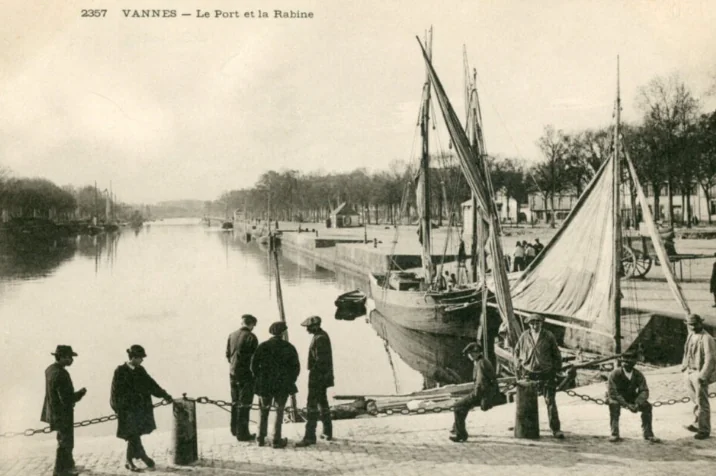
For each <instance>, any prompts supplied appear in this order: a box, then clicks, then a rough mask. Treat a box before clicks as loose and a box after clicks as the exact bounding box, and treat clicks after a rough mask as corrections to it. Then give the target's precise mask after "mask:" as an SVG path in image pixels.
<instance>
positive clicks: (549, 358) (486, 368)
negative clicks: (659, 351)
mask: <svg viewBox="0 0 716 476" xmlns="http://www.w3.org/2000/svg"><path fill="white" fill-rule="evenodd" d="M524 322H525V323H526V324H527V325H528V326H529V329H527V330H525V331H524V332H523V333H522V334H521V335H520V337H519V339H518V341H517V344H516V346H515V349H514V358H515V363H516V371H517V372H516V373H517V377H518V378H519V379H523V380H526V381H527V382H529V383H531V384H533V385H536V386H537V387H538V388H539V390H540V391H541V393H542V395H543V396H544V400H545V404H546V406H547V415H548V419H549V427H550V430H551V431H552V434H553V435H554V437H555V438H559V439H563V438H564V433H563V432H562V430H561V424H560V420H559V413H558V411H557V402H556V399H555V394H556V389H557V381H556V378H557V373H558V372H559V371H560V370H562V355H561V352H560V350H559V346H558V345H557V340H556V339H555V337H554V335H553V334H552V333H551V332H550V331H548V330H547V329H543V328H542V324H543V322H544V317H542V316H540V315H537V314H531V315H528V316H527V317H526V318H525V320H524ZM703 322H704V321H703V318H701V316H699V315H698V314H691V315H689V316H688V318H687V320H686V323H687V326H688V328H689V335H688V338H687V340H686V344H685V346H684V357H683V361H682V366H681V370H682V372H683V373H684V379H685V383H686V388H687V391H688V393H689V397H690V398H691V401H692V402H694V410H693V412H694V421H693V423H691V424H689V425H687V426H686V427H685V428H686V429H687V430H689V431H691V432H694V433H695V434H694V438H695V439H697V440H703V439H706V438H709V437H710V435H711V408H710V404H709V397H708V387H709V385H710V384H711V383H714V382H716V343H715V341H714V339H713V337H711V335H710V334H709V333H707V332H706V331H705V330H704V326H703ZM463 354H465V355H466V356H467V357H468V358H469V359H470V360H472V361H473V363H474V366H475V372H474V377H475V382H474V386H473V389H472V392H471V393H470V394H469V395H467V396H466V397H464V398H463V399H462V400H460V401H459V402H457V403H456V405H455V409H454V416H455V423H454V425H453V430H452V432H451V435H450V440H452V441H454V442H456V443H460V442H463V441H466V440H467V438H468V434H467V430H466V427H465V419H466V417H467V414H468V412H469V411H470V409H471V408H473V407H475V406H478V405H479V406H480V408H481V409H482V410H483V411H487V410H489V409H490V408H491V406H492V405H491V403H490V402H491V400H492V398H493V396H494V393H495V392H496V391H497V389H498V385H497V378H496V376H495V370H494V368H493V366H492V364H491V363H490V362H489V360H487V359H485V358H484V357H483V349H482V348H481V346H480V345H479V344H477V343H471V344H469V345H468V346H467V347H465V349H463ZM637 360H638V359H637V355H636V354H635V353H633V352H625V353H624V354H622V355H621V356H620V358H619V361H620V366H617V367H616V368H615V369H614V370H612V372H611V373H610V374H609V378H608V380H607V402H608V405H609V426H610V430H611V437H610V439H609V441H611V442H613V443H616V442H619V441H621V436H620V434H619V418H620V415H621V409H622V408H626V409H628V410H629V411H631V412H632V413H641V423H642V425H641V427H642V434H643V437H644V439H645V440H647V441H649V442H652V443H657V442H659V441H660V440H659V439H658V438H656V437H655V436H654V431H653V428H652V421H653V415H652V405H651V404H650V403H649V401H648V400H649V386H648V385H647V382H646V378H645V377H644V374H643V373H641V372H640V371H639V370H637V369H635V368H634V366H635V365H636V363H637Z"/></svg>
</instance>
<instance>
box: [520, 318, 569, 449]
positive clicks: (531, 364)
mask: <svg viewBox="0 0 716 476" xmlns="http://www.w3.org/2000/svg"><path fill="white" fill-rule="evenodd" d="M543 322H544V317H542V316H540V315H539V314H530V315H529V316H527V317H526V318H525V323H526V324H527V325H528V326H529V327H530V328H529V329H527V330H526V331H524V332H523V333H522V335H520V338H519V339H518V340H517V345H516V346H515V358H516V359H517V364H518V368H517V372H518V374H519V375H520V376H521V377H524V378H526V379H527V380H531V381H533V382H536V383H537V384H538V385H539V387H540V388H541V390H542V394H543V395H544V402H545V404H546V405H547V414H548V416H549V428H550V430H552V434H553V435H554V436H555V438H559V439H563V438H564V433H562V430H561V428H560V427H561V424H560V421H559V413H558V411H557V400H556V398H555V395H556V387H557V385H556V382H555V380H556V377H557V372H559V370H560V369H561V368H562V353H561V352H560V350H559V346H558V345H557V339H555V338H554V335H552V333H551V332H550V331H548V330H547V329H543V328H542V323H543Z"/></svg>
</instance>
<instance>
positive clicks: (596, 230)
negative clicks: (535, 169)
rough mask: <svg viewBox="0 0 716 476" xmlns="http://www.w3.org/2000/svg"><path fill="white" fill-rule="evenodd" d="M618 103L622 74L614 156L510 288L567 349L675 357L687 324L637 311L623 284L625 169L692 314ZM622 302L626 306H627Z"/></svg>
mask: <svg viewBox="0 0 716 476" xmlns="http://www.w3.org/2000/svg"><path fill="white" fill-rule="evenodd" d="M617 78H618V67H617ZM620 109H621V98H620V94H619V80H618V79H617V100H616V106H615V117H616V121H615V122H616V124H615V127H614V138H613V140H614V146H613V150H612V154H611V156H610V157H609V158H608V159H607V160H606V161H605V162H604V163H603V164H602V165H601V167H600V168H599V170H598V171H597V173H596V174H595V176H594V177H593V178H592V180H591V182H590V183H589V185H588V186H587V188H586V190H585V191H584V193H583V194H582V196H581V197H580V198H579V200H578V201H577V203H576V204H575V206H574V208H573V209H572V211H571V212H570V214H569V215H568V216H567V218H566V220H565V222H564V223H563V225H562V227H561V228H560V229H559V230H558V231H557V234H556V235H555V236H554V238H552V240H551V241H550V242H549V243H548V245H547V246H546V247H545V249H544V250H543V251H542V252H541V253H540V254H539V255H538V256H537V258H536V259H535V260H534V261H533V262H532V263H531V264H530V265H529V266H528V267H527V269H526V270H525V271H524V272H523V273H522V274H521V275H520V276H519V278H518V279H517V280H516V281H515V282H514V283H513V284H512V285H511V286H510V290H511V295H512V299H513V302H514V307H515V309H516V310H517V312H518V313H520V312H534V313H539V314H542V315H544V316H545V317H546V322H547V323H548V325H549V327H550V328H551V329H552V330H553V331H555V335H556V336H557V337H558V339H559V340H562V343H563V345H564V346H565V347H568V348H579V349H583V350H586V351H590V352H595V353H598V354H609V353H617V354H618V353H620V352H621V351H623V350H627V348H630V347H631V348H638V349H639V350H641V351H642V353H643V354H644V358H645V360H647V361H651V362H655V361H659V360H663V359H665V358H666V359H673V358H674V357H673V355H672V356H671V357H669V356H668V354H669V353H671V354H677V355H678V356H680V355H681V349H682V348H683V340H680V339H679V337H684V338H685V328H684V326H683V324H682V323H681V322H678V321H671V322H669V320H668V319H661V321H660V322H658V321H659V319H657V318H655V317H654V316H652V315H648V314H644V313H641V312H639V310H638V308H639V307H640V305H639V303H638V301H637V299H636V295H634V297H632V296H631V295H630V289H629V286H630V283H629V282H628V281H625V284H622V279H623V277H624V276H623V275H624V273H623V263H622V261H623V258H622V255H623V245H622V230H621V215H622V213H623V209H622V207H623V203H622V200H621V195H622V194H624V195H625V196H626V193H625V192H623V189H622V187H623V184H622V183H621V182H622V175H623V173H624V172H626V175H627V176H628V177H630V178H631V181H632V184H633V187H634V188H635V190H636V195H637V199H638V204H639V206H640V207H641V211H642V216H643V220H644V224H645V225H646V228H647V230H648V234H649V238H650V239H651V241H652V243H653V245H654V249H655V250H656V254H657V256H658V258H659V260H660V262H661V263H663V265H662V266H661V269H662V271H663V272H664V277H665V278H666V282H667V283H668V287H669V289H670V291H671V293H672V295H673V297H674V299H675V300H676V301H677V302H678V303H679V304H680V306H681V309H682V310H683V311H684V313H685V314H688V313H689V307H688V304H687V303H686V300H685V299H684V296H683V294H682V292H681V289H680V288H679V286H678V284H677V283H676V280H675V279H674V275H673V273H672V270H671V266H670V262H669V256H668V254H667V252H666V250H665V248H664V244H663V243H662V240H661V239H660V236H659V233H658V231H657V228H656V225H655V223H654V219H653V217H652V215H651V211H650V210H649V206H648V204H647V201H646V197H645V195H644V191H643V189H642V188H641V184H640V183H639V178H638V176H637V174H636V171H635V168H634V164H633V163H632V161H631V158H630V157H629V154H628V153H627V151H626V149H625V148H623V147H622V137H621V131H620V112H621V111H620ZM622 155H623V156H624V158H623V159H622ZM622 161H624V162H625V164H624V165H623V164H622ZM623 169H624V170H623ZM635 205H636V204H635ZM625 259H626V258H625ZM633 291H634V292H635V291H636V287H634V289H633ZM623 300H624V301H625V304H627V305H622V301H623ZM641 321H647V322H645V323H644V322H641ZM679 334H681V336H679ZM669 347H671V349H669Z"/></svg>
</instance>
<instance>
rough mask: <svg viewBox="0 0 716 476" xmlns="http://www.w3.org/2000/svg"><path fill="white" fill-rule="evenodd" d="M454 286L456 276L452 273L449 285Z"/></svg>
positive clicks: (455, 284)
mask: <svg viewBox="0 0 716 476" xmlns="http://www.w3.org/2000/svg"><path fill="white" fill-rule="evenodd" d="M455 286H457V276H455V273H452V274H451V275H450V287H451V288H453V289H454V288H455Z"/></svg>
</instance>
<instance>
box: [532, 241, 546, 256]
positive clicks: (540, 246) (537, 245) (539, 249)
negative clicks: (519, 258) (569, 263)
mask: <svg viewBox="0 0 716 476" xmlns="http://www.w3.org/2000/svg"><path fill="white" fill-rule="evenodd" d="M534 249H535V252H536V253H537V254H540V253H541V252H542V250H543V249H544V245H543V244H542V243H540V241H539V238H535V244H534Z"/></svg>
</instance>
